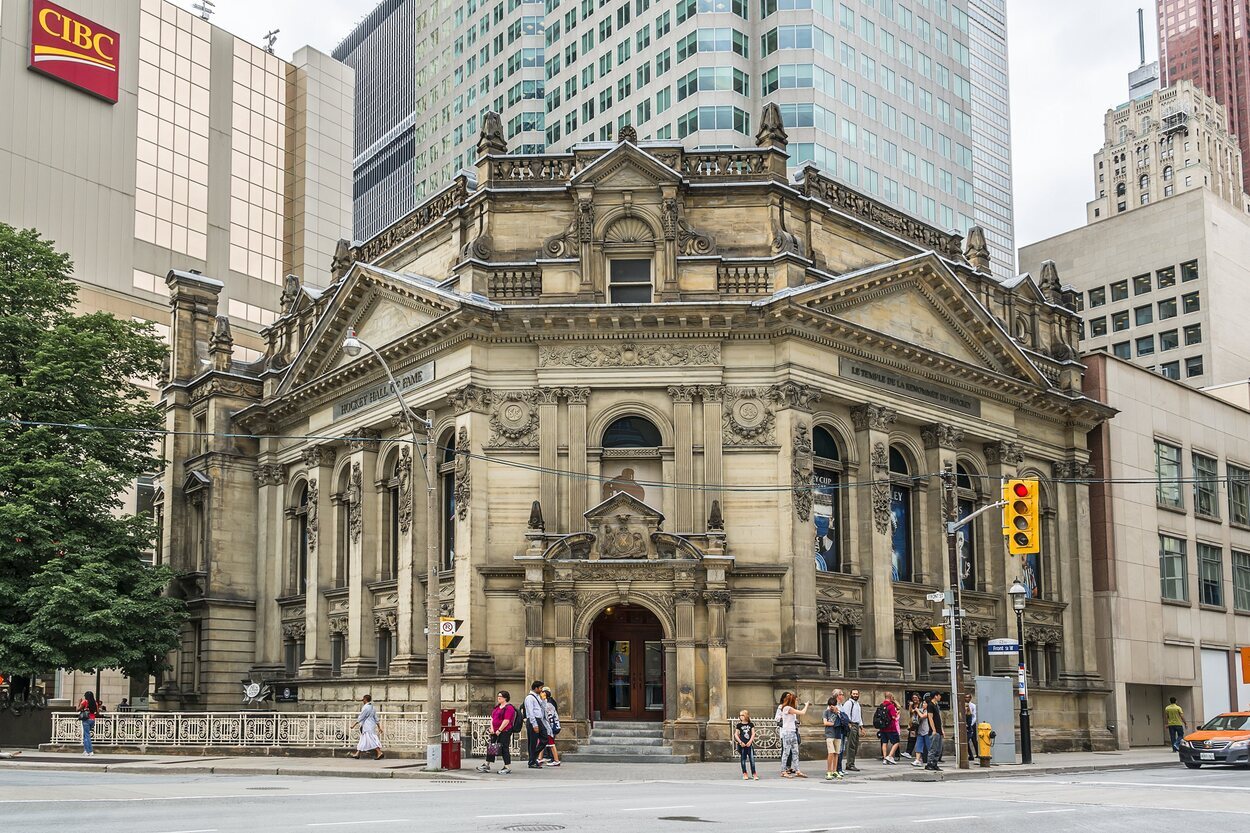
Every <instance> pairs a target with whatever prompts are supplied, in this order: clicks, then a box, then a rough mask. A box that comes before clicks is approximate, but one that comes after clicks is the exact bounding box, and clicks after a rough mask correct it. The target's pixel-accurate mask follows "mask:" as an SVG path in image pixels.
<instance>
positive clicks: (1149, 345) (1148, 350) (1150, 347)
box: [1137, 336, 1155, 356]
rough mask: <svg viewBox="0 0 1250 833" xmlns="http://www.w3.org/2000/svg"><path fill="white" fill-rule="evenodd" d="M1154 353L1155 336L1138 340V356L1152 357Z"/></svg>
mask: <svg viewBox="0 0 1250 833" xmlns="http://www.w3.org/2000/svg"><path fill="white" fill-rule="evenodd" d="M1154 352H1155V337H1154V336H1142V337H1141V338H1139V339H1137V355H1138V356H1152V355H1154Z"/></svg>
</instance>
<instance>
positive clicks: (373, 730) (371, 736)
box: [347, 694, 385, 761]
mask: <svg viewBox="0 0 1250 833" xmlns="http://www.w3.org/2000/svg"><path fill="white" fill-rule="evenodd" d="M372 701H373V697H372V696H371V695H368V694H365V695H363V696H361V698H360V702H361V703H362V704H363V705H361V707H360V714H359V715H357V717H356V722H355V723H353V724H352V728H353V729H354V728H356V727H357V726H359V727H360V740H359V741H357V743H356V753H355V754H354V755H348V756H347V757H349V758H359V757H360V753H361V752H373V753H374V756H373V757H374V759H375V760H379V761H380V760H382V758H384V757H385V756H384V755H383V754H382V741H381V740H379V739H378V735H380V734H381V733H382V727H381V725H380V724H379V723H378V711H377V709H375V708H374V707H373V702H372Z"/></svg>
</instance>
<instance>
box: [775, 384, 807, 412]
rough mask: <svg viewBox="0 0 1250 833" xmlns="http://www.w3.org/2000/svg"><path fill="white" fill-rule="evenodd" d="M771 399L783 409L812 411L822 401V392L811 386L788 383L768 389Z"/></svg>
mask: <svg viewBox="0 0 1250 833" xmlns="http://www.w3.org/2000/svg"><path fill="white" fill-rule="evenodd" d="M768 395H769V398H771V399H772V400H773V402H776V403H777V405H779V406H780V407H782V408H798V409H800V410H803V411H810V410H811V409H812V405H813V404H815V403H816V402H819V401H820V391H819V390H817V389H816V388H814V387H812V386H811V385H804V384H801V383H799V382H791V381H786V382H782V383H781V384H779V385H773V386H772V387H771V388H769V389H768Z"/></svg>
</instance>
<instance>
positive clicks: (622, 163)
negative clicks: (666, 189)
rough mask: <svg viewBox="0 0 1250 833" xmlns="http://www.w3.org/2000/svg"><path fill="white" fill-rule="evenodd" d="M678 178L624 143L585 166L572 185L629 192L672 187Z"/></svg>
mask: <svg viewBox="0 0 1250 833" xmlns="http://www.w3.org/2000/svg"><path fill="white" fill-rule="evenodd" d="M680 180H681V176H680V174H678V173H677V172H676V171H674V170H673V169H672V168H670V167H668V166H667V165H665V164H664V163H663V162H661V161H660V160H658V159H656V158H655V157H654V156H651V155H650V154H648V153H646V152H645V151H642V150H639V149H638V147H637V146H635V145H633V144H631V143H629V142H623V143H621V144H619V145H617V146H616V147H615V148H613V149H612V150H610V151H608V152H607V153H605V154H604V155H603V156H600V157H599V158H598V159H596V160H595V161H594V162H593V163H591V164H590V165H587V166H586V167H585V168H583V169H582V170H581V171H580V172H578V174H577V176H575V177H573V180H572V182H571V183H570V184H571V185H574V186H576V185H593V186H594V187H595V188H596V189H597V190H622V191H623V190H632V189H638V188H656V187H659V186H660V185H661V184H675V183H677V182H679V181H680Z"/></svg>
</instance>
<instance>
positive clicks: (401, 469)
mask: <svg viewBox="0 0 1250 833" xmlns="http://www.w3.org/2000/svg"><path fill="white" fill-rule="evenodd" d="M395 476H396V478H397V479H398V480H399V531H400V532H401V533H404V534H407V532H408V530H409V529H411V528H412V451H411V450H409V448H408V446H406V445H405V446H403V447H402V448H400V449H399V461H398V462H397V463H396V464H395Z"/></svg>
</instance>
